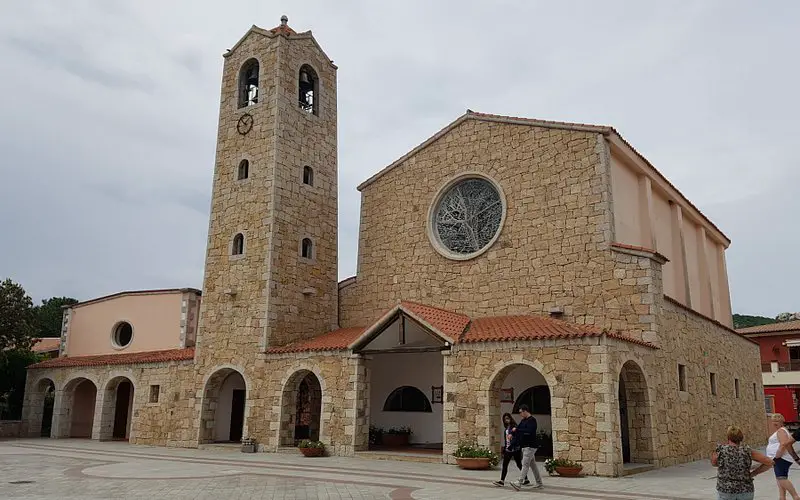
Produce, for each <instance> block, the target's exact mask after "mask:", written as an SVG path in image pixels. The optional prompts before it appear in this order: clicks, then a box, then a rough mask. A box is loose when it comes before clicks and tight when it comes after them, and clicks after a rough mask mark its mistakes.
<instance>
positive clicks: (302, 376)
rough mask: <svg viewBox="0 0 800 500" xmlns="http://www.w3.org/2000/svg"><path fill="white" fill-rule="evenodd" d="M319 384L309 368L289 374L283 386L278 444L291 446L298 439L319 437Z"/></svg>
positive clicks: (320, 399) (320, 401)
mask: <svg viewBox="0 0 800 500" xmlns="http://www.w3.org/2000/svg"><path fill="white" fill-rule="evenodd" d="M321 414H322V384H320V381H319V379H318V378H317V376H316V375H315V374H314V373H313V372H311V371H309V370H300V371H297V372H295V373H293V374H292V376H291V377H289V380H288V381H287V382H286V385H285V386H284V387H283V396H282V401H281V430H280V433H281V434H280V435H281V439H280V444H281V446H295V444H296V443H297V442H298V441H299V440H301V439H311V440H314V441H317V440H319V438H320V416H321Z"/></svg>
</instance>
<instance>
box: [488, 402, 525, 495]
mask: <svg viewBox="0 0 800 500" xmlns="http://www.w3.org/2000/svg"><path fill="white" fill-rule="evenodd" d="M516 425H517V423H516V422H515V421H514V418H513V417H512V416H511V414H510V413H504V414H503V450H502V451H503V470H502V472H501V473H500V480H499V481H494V482H493V483H492V484H494V485H495V486H504V485H505V481H506V474H508V464H509V462H511V460H512V459H513V460H514V462H515V463H516V464H517V468H519V470H522V448H520V446H519V443H518V442H516V440H515V439H514V437H513V434H512V432H511V429H513V428H514V427H516ZM524 484H530V481H528V478H525V483H524Z"/></svg>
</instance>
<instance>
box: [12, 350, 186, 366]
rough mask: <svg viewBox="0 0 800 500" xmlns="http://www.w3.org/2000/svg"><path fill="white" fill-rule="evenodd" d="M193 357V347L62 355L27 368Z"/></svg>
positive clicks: (112, 363)
mask: <svg viewBox="0 0 800 500" xmlns="http://www.w3.org/2000/svg"><path fill="white" fill-rule="evenodd" d="M191 359H194V347H189V348H187V349H170V350H166V351H148V352H131V353H125V354H101V355H97V356H62V357H60V358H54V359H48V360H47V361H42V362H41V363H36V364H33V365H30V366H28V369H38V368H66V367H74V366H107V365H142V364H149V363H167V362H169V361H186V360H191Z"/></svg>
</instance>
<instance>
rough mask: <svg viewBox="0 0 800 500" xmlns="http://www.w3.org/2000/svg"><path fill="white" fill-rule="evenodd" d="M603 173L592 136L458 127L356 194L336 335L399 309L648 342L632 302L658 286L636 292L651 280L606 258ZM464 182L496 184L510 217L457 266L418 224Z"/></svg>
mask: <svg viewBox="0 0 800 500" xmlns="http://www.w3.org/2000/svg"><path fill="white" fill-rule="evenodd" d="M609 168H610V167H609V164H608V148H607V144H606V140H605V138H604V137H603V136H602V135H600V134H596V133H593V132H583V131H573V130H564V129H552V128H543V127H534V126H525V125H516V124H504V123H495V122H492V123H487V122H483V121H479V120H474V119H467V120H465V121H463V122H462V123H461V124H459V125H457V126H456V127H455V128H453V129H452V130H450V131H449V132H448V133H446V134H445V135H444V136H442V137H440V138H439V139H438V140H437V141H435V142H433V143H431V144H430V145H428V146H427V147H426V148H424V149H422V150H421V151H419V152H417V153H416V154H414V155H413V156H411V157H409V158H407V159H406V160H404V162H403V163H401V164H399V165H398V166H396V167H395V168H394V169H392V170H390V171H388V172H387V173H385V174H384V175H383V176H382V177H380V178H378V179H377V180H375V181H374V182H373V183H371V184H369V185H367V186H366V187H364V189H363V191H362V205H361V229H360V240H359V264H358V273H359V274H358V278H357V282H356V283H355V284H353V285H350V286H348V287H347V288H346V290H347V292H346V294H345V295H344V296H343V297H342V298H341V299H340V300H343V306H342V307H341V308H340V309H341V312H340V324H341V326H343V327H347V326H363V325H368V324H370V323H371V322H372V321H374V320H375V319H376V318H378V317H379V316H380V314H381V313H382V312H384V311H386V310H387V309H389V308H390V307H392V306H393V305H394V304H395V303H396V302H397V301H398V300H401V299H403V300H416V301H419V302H422V303H425V304H429V305H432V306H437V307H442V308H445V309H449V310H453V311H457V312H460V313H464V314H467V315H470V316H484V315H506V314H544V315H546V314H548V312H549V311H550V308H551V307H554V306H560V307H562V308H563V310H564V319H565V320H567V321H572V322H576V323H587V324H596V325H599V326H601V327H605V328H610V329H614V330H624V331H628V332H631V333H634V332H635V334H636V335H637V336H638V337H640V338H642V337H647V338H648V340H650V341H655V340H656V339H655V337H656V333H655V332H654V328H655V325H654V318H653V314H652V311H650V306H651V304H643V303H642V301H643V300H644V301H647V300H650V301H652V298H651V297H649V296H647V294H651V293H653V290H652V289H653V287H654V286H656V284H655V283H645V282H646V281H648V280H647V278H648V277H649V274H650V271H648V270H646V269H644V268H641V269H640V268H638V267H637V266H639V261H638V260H631V259H629V258H627V257H626V259H627V262H620V259H619V258H618V257H617V256H616V255H615V254H614V253H612V252H611V251H610V249H611V248H612V247H611V244H612V232H611V225H612V213H611V208H610V207H611V205H610V182H609ZM463 172H479V173H481V174H484V175H486V176H488V177H489V178H491V179H493V180H494V181H495V182H497V183H498V184H499V185H500V187H501V188H502V190H503V193H504V195H505V198H506V202H507V207H508V208H507V215H506V219H505V223H504V226H503V228H502V231H501V234H500V236H499V238H498V239H497V241H496V242H495V243H494V244H493V246H492V247H491V248H490V249H489V250H488V251H486V252H485V253H483V254H482V255H480V256H478V257H476V258H474V259H471V260H466V261H455V260H450V259H447V258H445V257H443V256H442V255H440V254H439V253H438V252H437V251H436V250H435V249H434V247H433V245H432V244H431V242H430V240H429V238H428V235H427V232H426V225H427V217H428V210H429V207H430V206H431V205H432V204H433V203H434V202H435V197H436V194H437V192H438V190H439V189H440V187H441V186H443V185H444V184H445V183H446V182H447V181H448V180H450V179H452V178H453V177H454V176H456V175H458V174H461V173H463ZM623 260H624V259H623ZM648 265H649V264H648ZM620 266H623V267H625V266H627V267H625V269H621V268H620ZM628 268H630V269H629V270H630V272H627V271H626V270H627V269H628ZM651 281H652V280H651Z"/></svg>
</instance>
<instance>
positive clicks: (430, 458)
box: [356, 451, 442, 464]
mask: <svg viewBox="0 0 800 500" xmlns="http://www.w3.org/2000/svg"><path fill="white" fill-rule="evenodd" d="M356 458H366V459H369V460H396V461H400V462H419V463H427V464H440V463H442V455H439V454H432V453H403V452H391V451H357V452H356Z"/></svg>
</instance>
